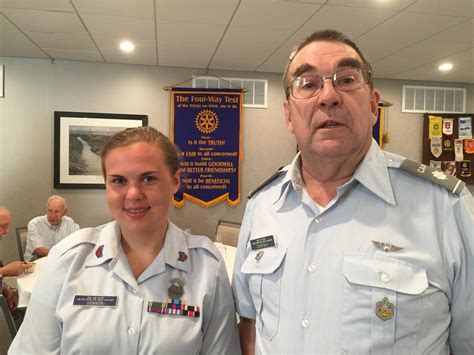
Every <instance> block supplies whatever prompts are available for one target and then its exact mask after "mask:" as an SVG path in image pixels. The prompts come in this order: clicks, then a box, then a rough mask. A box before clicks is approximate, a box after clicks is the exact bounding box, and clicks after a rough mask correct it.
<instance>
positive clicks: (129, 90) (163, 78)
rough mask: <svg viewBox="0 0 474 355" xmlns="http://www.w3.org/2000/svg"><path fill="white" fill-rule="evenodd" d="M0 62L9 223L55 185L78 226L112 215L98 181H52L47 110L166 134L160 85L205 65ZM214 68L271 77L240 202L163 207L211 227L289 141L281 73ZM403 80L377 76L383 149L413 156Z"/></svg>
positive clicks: (291, 146)
mask: <svg viewBox="0 0 474 355" xmlns="http://www.w3.org/2000/svg"><path fill="white" fill-rule="evenodd" d="M0 64H4V65H5V98H0V204H4V205H7V206H8V207H9V208H10V209H11V211H12V214H13V227H18V226H24V225H26V224H27V222H28V220H30V219H31V218H33V217H35V216H37V215H39V214H42V213H44V208H45V202H46V199H47V198H48V196H50V195H52V194H60V195H63V196H64V197H66V199H67V200H68V204H69V214H70V215H71V216H72V217H73V218H74V219H75V220H76V221H77V222H78V223H79V224H80V225H81V226H82V227H87V226H95V225H99V224H102V223H104V222H107V221H108V220H109V218H110V217H109V214H108V211H107V207H106V204H105V199H104V191H103V190H55V189H54V188H53V122H54V111H77V112H106V113H130V114H147V115H148V117H149V125H151V126H153V127H156V128H157V129H159V130H161V131H163V132H164V133H166V134H168V133H169V129H170V124H169V123H170V119H169V98H168V92H166V91H164V90H163V89H162V88H163V86H167V85H172V84H174V83H177V82H181V81H184V80H186V79H189V78H191V76H192V75H197V74H200V73H202V69H195V70H191V69H183V68H158V67H149V66H134V65H120V64H99V63H85V62H68V61H56V62H55V63H54V64H52V63H50V62H49V61H47V60H42V59H24V58H23V59H18V58H0ZM215 74H217V75H219V76H228V77H250V78H262V79H268V80H269V91H268V95H269V97H268V109H250V108H247V109H244V114H243V149H244V161H243V164H242V176H241V182H242V185H241V193H242V202H241V203H240V205H239V206H237V207H234V208H231V207H229V206H228V205H227V204H226V203H221V204H219V205H217V206H214V207H211V208H208V209H206V208H203V207H200V206H198V205H195V204H194V203H192V202H189V201H188V202H186V205H185V207H183V208H181V209H176V208H174V207H171V208H170V211H171V213H170V217H171V219H172V220H173V221H174V222H175V223H176V224H178V225H179V226H180V227H182V228H191V230H192V232H193V233H199V234H204V235H208V236H212V235H213V234H214V231H215V228H216V223H217V221H218V219H225V220H231V221H236V222H240V221H241V219H242V216H243V213H244V209H245V203H246V195H247V194H248V192H249V191H250V190H252V189H253V188H254V187H255V186H257V185H258V184H259V183H260V182H261V181H262V180H264V179H265V178H266V177H267V176H269V175H271V174H272V173H273V172H274V171H275V170H276V169H277V168H278V167H280V166H282V165H286V164H287V163H289V162H290V161H291V159H292V157H293V155H294V153H295V150H296V144H295V141H294V139H293V137H292V136H291V135H290V134H289V133H288V132H287V131H286V127H285V124H284V118H283V110H282V101H283V99H284V95H283V92H282V89H281V85H280V75H277V74H258V73H243V72H230V71H228V72H225V71H216V72H215ZM403 83H405V82H402V81H397V80H376V87H378V88H379V89H380V90H381V92H382V98H384V99H385V100H387V101H390V102H393V103H394V106H392V107H391V108H390V111H389V132H390V143H389V144H387V145H386V149H387V150H389V151H392V152H395V153H399V154H402V155H405V156H407V157H410V158H412V159H416V160H420V159H421V138H422V115H421V114H420V115H417V114H402V113H401V112H400V111H401V109H400V107H401V105H400V101H401V85H402V84H403ZM422 85H423V84H422ZM436 85H438V86H439V83H437V84H436ZM454 86H459V85H454ZM473 96H474V95H473V86H472V85H471V86H470V89H469V91H468V101H469V102H470V106H469V107H468V110H467V111H468V112H474V106H473V105H474V98H473ZM2 257H3V259H4V261H10V260H13V259H17V258H18V256H17V249H16V244H15V235H14V231H12V232H11V233H10V235H9V237H8V238H6V239H4V240H2V241H0V258H2Z"/></svg>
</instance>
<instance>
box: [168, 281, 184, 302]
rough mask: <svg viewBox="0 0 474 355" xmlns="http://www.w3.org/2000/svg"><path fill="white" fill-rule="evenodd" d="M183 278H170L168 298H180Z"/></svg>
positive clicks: (182, 291) (182, 292) (182, 289)
mask: <svg viewBox="0 0 474 355" xmlns="http://www.w3.org/2000/svg"><path fill="white" fill-rule="evenodd" d="M183 286H184V280H183V279H180V278H174V279H172V280H171V285H170V287H169V288H168V297H169V298H178V299H179V298H181V297H182V296H183V294H184V288H183Z"/></svg>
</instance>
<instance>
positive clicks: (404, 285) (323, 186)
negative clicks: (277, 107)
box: [233, 30, 474, 355]
mask: <svg viewBox="0 0 474 355" xmlns="http://www.w3.org/2000/svg"><path fill="white" fill-rule="evenodd" d="M283 80H284V86H285V93H286V97H287V98H286V101H285V102H284V110H285V118H286V124H287V127H288V130H289V131H290V132H291V133H293V134H294V135H295V137H296V141H297V143H298V147H299V149H300V153H298V154H297V156H296V157H295V159H294V160H293V162H292V163H291V164H290V165H289V166H287V167H286V168H284V169H281V171H279V172H278V173H277V174H276V175H275V176H274V178H273V180H269V181H267V182H266V183H265V184H264V185H263V186H260V187H259V191H257V192H255V193H254V194H253V197H252V198H251V199H250V201H249V203H248V204H247V209H246V212H245V217H244V221H243V223H242V228H241V233H240V239H239V245H238V250H237V255H236V263H235V267H234V280H233V288H234V294H235V299H236V303H237V310H238V313H239V314H240V317H241V323H240V333H241V343H242V349H243V351H244V353H253V351H254V350H255V346H256V347H257V350H259V351H260V352H262V353H294V354H303V353H318V354H445V355H447V354H450V353H453V354H474V332H473V330H472V329H473V328H474V302H473V300H474V256H473V254H474V231H473V228H474V227H473V226H474V203H473V199H472V196H471V194H470V193H469V191H468V190H467V188H466V187H465V185H464V184H463V183H462V182H461V181H459V180H457V179H456V178H454V177H450V176H447V175H446V174H444V173H442V172H440V171H435V170H433V169H431V168H430V167H427V166H425V165H422V164H419V163H415V162H413V161H410V160H407V159H405V158H402V157H400V156H398V155H395V154H391V153H388V152H384V151H382V150H380V148H379V147H378V145H377V144H376V142H375V141H374V140H373V139H372V137H371V132H372V126H373V124H374V123H375V122H376V119H377V102H378V101H379V96H380V95H379V93H378V92H377V91H376V90H374V88H373V84H372V69H371V66H370V64H369V63H368V62H367V60H366V59H365V58H364V56H363V54H362V53H361V51H360V50H359V49H358V48H357V46H356V45H355V43H354V42H352V41H351V40H350V39H349V38H347V37H346V36H344V35H343V34H341V33H339V32H336V31H331V30H326V31H320V32H316V33H314V34H312V35H311V36H309V37H308V38H307V39H306V40H305V41H303V42H302V43H301V44H300V45H299V46H298V47H297V49H296V50H295V52H293V53H292V55H291V56H290V59H289V63H288V66H287V70H286V72H285V75H284V78H283ZM257 190H258V189H257Z"/></svg>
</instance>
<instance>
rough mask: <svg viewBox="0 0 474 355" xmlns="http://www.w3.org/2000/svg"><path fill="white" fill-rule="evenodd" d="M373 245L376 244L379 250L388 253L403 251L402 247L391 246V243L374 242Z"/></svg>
mask: <svg viewBox="0 0 474 355" xmlns="http://www.w3.org/2000/svg"><path fill="white" fill-rule="evenodd" d="M372 243H374V245H375V247H376V248H377V249H380V250H383V251H384V252H386V253H390V252H392V251H400V250H402V249H403V248H402V247H397V246H396V245H393V244H390V242H379V241H377V240H372Z"/></svg>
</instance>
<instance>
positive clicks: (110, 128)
mask: <svg viewBox="0 0 474 355" xmlns="http://www.w3.org/2000/svg"><path fill="white" fill-rule="evenodd" d="M147 124H148V116H147V115H129V114H113V113H90V112H64V111H55V112H54V187H55V188H56V189H104V188H105V185H104V179H103V177H102V167H101V160H100V153H101V151H102V148H103V147H104V145H105V143H106V142H107V140H108V139H109V138H110V137H111V136H112V135H113V134H115V133H117V132H119V131H121V130H123V129H125V128H129V127H140V126H146V125H147Z"/></svg>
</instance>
